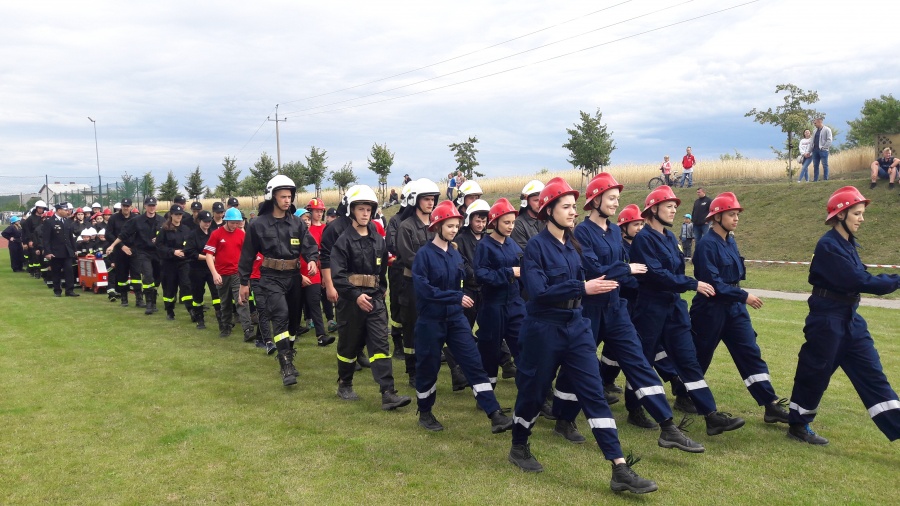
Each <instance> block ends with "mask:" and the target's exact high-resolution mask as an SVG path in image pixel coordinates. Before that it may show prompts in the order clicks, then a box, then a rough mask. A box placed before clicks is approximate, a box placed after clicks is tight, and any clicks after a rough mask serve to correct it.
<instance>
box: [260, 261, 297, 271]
mask: <svg viewBox="0 0 900 506" xmlns="http://www.w3.org/2000/svg"><path fill="white" fill-rule="evenodd" d="M262 267H265V268H267V269H274V270H276V271H294V270H298V269H300V261H299V260H297V259H296V258H294V259H291V260H284V259H281V258H263V261H262Z"/></svg>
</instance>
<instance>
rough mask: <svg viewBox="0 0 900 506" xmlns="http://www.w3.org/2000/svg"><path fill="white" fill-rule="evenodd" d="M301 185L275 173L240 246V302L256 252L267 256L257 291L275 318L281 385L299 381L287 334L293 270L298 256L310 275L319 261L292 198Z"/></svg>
mask: <svg viewBox="0 0 900 506" xmlns="http://www.w3.org/2000/svg"><path fill="white" fill-rule="evenodd" d="M296 191H297V187H296V185H294V182H293V181H292V180H291V178H289V177H287V176H285V175H281V174H279V175H277V176H275V177H273V178H272V179H271V180H269V182H268V183H267V184H266V192H265V201H264V202H263V203H262V205H260V207H259V216H257V217H256V219H254V220H253V222H252V223H250V225H249V227H248V229H247V235H246V238H245V240H244V247H243V249H242V250H241V259H240V262H239V264H238V272H239V274H240V278H241V289H240V300H239V304H246V303H247V301H248V299H249V298H250V286H249V283H250V271H251V270H252V268H253V261H254V259H255V258H256V255H257V253H261V254H262V255H263V257H264V260H263V262H262V267H260V279H259V289H258V290H257V291H256V292H255V293H254V296H255V298H256V300H257V301H258V302H259V304H260V305H261V306H263V307H265V309H266V311H267V313H268V315H269V318H270V319H271V322H272V339H273V340H274V341H275V347H276V348H277V350H278V363H279V365H280V367H281V377H282V383H283V384H284V385H285V386H289V385H295V384H296V383H297V369H296V368H295V367H294V340H293V338H292V336H291V335H290V334H289V333H288V328H287V327H288V306H287V298H286V296H287V292H288V291H289V290H290V289H291V285H292V283H293V282H294V281H293V280H294V278H293V274H294V272H296V271H297V270H298V269H299V268H300V263H299V258H300V255H303V257H304V258H305V259H306V261H307V262H308V263H309V270H308V272H307V273H306V274H309V275H314V274H315V273H316V272H318V266H317V264H316V262H317V260H318V258H319V248H318V246H317V245H316V240H315V239H314V238H313V236H312V235H310V234H309V231H308V230H307V229H306V225H304V224H303V222H301V221H300V218H297V217H296V216H294V210H295V209H294V205H293V201H294V196H295V194H296Z"/></svg>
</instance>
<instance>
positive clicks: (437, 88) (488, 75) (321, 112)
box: [297, 0, 759, 117]
mask: <svg viewBox="0 0 900 506" xmlns="http://www.w3.org/2000/svg"><path fill="white" fill-rule="evenodd" d="M757 2H759V0H751V1H749V2H744V3H742V4H737V5H732V6H730V7H726V8H724V9H719V10H717V11H712V12H708V13H706V14H701V15H699V16H695V17H692V18H688V19H684V20H681V21H676V22H674V23H669V24H667V25H663V26H659V27H656V28H651V29H649V30H645V31H642V32H638V33H634V34H631V35H626V36H624V37H620V38H618V39H613V40H610V41H607V42H604V43H602V44H596V45H593V46H589V47H586V48H582V49H578V50H575V51H571V52H568V53H564V54H560V55H557V56H553V57H550V58H546V59H543V60H538V61H535V62H531V63H526V64H523V65H519V66H517V67H511V68H508V69H505V70H500V71H497V72H493V73H490V74H486V75H483V76H479V77H473V78H471V79H466V80H464V81H459V82H456V83H450V84H446V85H443V86H438V87H435V88H430V89H427V90H422V91H417V92H413V93H408V94H406V95H400V96H397V97H391V98H386V99H383V100H376V101H374V102H366V103H364V104H356V105H351V106H346V107H340V108H337V109H329V110H327V111H319V112H311V113H307V114H300V117H306V116H316V115H319V114H327V113H331V112H339V111H344V110H347V109H354V108H357V107H365V106H368V105H375V104H381V103H384V102H389V101H392V100H397V99H401V98H408V97H412V96H415V95H421V94H423V93H429V92H432V91H437V90H442V89H444V88H450V87H452V86H458V85H460V84H466V83H470V82H473V81H478V80H481V79H486V78H488V77H494V76H497V75H500V74H505V73H508V72H512V71H515V70H521V69H523V68H526V67H530V66H533V65H539V64H542V63H546V62H549V61H552V60H558V59H560V58H565V57H567V56H572V55H574V54H578V53H583V52H585V51H590V50H592V49H596V48H598V47H603V46H608V45H610V44H613V43H616V42H621V41H623V40H628V39H633V38H635V37H639V36H641V35H646V34H648V33H653V32H658V31H660V30H664V29H667V28H672V27H674V26H678V25H683V24H685V23H689V22H691V21H696V20H698V19H702V18H706V17H710V16H714V15H716V14H721V13H723V12H726V11H730V10H733V9H737V8H740V7H745V6H747V5H750V4H754V3H757ZM448 75H449V74H448ZM360 98H363V97H360ZM299 112H300V111H297V114H299Z"/></svg>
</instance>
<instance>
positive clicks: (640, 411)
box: [628, 406, 657, 429]
mask: <svg viewBox="0 0 900 506" xmlns="http://www.w3.org/2000/svg"><path fill="white" fill-rule="evenodd" d="M628 423H630V424H631V425H634V426H635V427H640V428H642V429H655V428H656V427H657V425H656V422H654V421H653V420H651V419H649V418H647V413H646V412H645V411H644V408H642V407H640V406H638V408H637V409H635V410H634V411H629V412H628Z"/></svg>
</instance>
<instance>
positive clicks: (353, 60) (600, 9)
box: [0, 0, 900, 194]
mask: <svg viewBox="0 0 900 506" xmlns="http://www.w3.org/2000/svg"><path fill="white" fill-rule="evenodd" d="M742 4H746V5H743V6H740V5H742ZM898 5H900V4H898V2H887V1H878V2H876V1H866V0H859V1H854V2H837V1H826V0H818V1H785V0H761V1H757V2H747V0H696V1H687V2H686V1H684V0H647V1H640V0H634V1H626V0H601V1H596V0H595V1H590V2H587V1H585V2H548V1H546V0H545V1H531V0H515V1H491V2H485V1H483V0H482V1H468V0H456V1H453V2H440V1H436V2H422V1H416V2H412V1H411V2H362V1H357V2H342V1H330V2H305V1H278V2H276V1H266V0H259V1H257V2H233V1H210V2H185V1H178V2H176V1H164V0H156V1H153V2H140V3H138V2H116V1H110V2H99V1H85V2H71V1H62V2H45V1H30V2H4V4H3V6H2V7H0V41H2V42H0V76H2V78H0V104H2V106H0V194H4V193H15V192H20V191H36V190H37V189H38V188H39V187H40V186H41V184H43V179H44V175H45V174H46V175H49V176H50V180H51V182H53V181H77V182H83V183H92V184H96V181H97V160H96V157H95V149H94V148H95V146H94V130H93V125H92V124H91V122H90V121H89V120H88V116H90V117H92V118H94V119H95V120H96V121H97V123H96V126H97V135H98V140H99V158H100V172H101V174H102V176H103V180H104V183H106V182H112V181H115V180H118V179H119V178H120V176H121V175H122V174H123V173H126V172H127V173H129V174H132V175H141V174H143V173H144V172H147V171H148V170H149V171H152V172H153V174H154V176H155V178H156V180H157V182H162V180H163V179H164V178H165V177H166V173H167V172H168V171H169V170H171V171H173V172H174V173H175V175H176V176H177V177H178V178H179V180H180V181H181V182H184V181H185V179H186V176H187V174H188V173H189V172H190V171H192V170H193V169H194V168H195V167H196V166H198V165H199V166H200V168H201V170H202V172H203V176H204V178H205V182H206V184H208V185H209V186H212V187H214V186H215V185H216V184H218V177H217V176H218V174H219V173H220V172H221V168H222V165H221V164H222V161H223V158H224V157H225V156H235V157H236V158H237V163H238V167H239V168H240V169H241V170H242V173H241V176H242V177H243V176H246V175H247V174H248V170H247V168H248V167H249V166H251V165H252V164H253V163H254V162H255V161H256V160H257V159H258V158H259V156H260V154H261V153H262V152H263V151H266V152H268V153H269V154H270V155H271V156H272V157H273V158H275V157H276V141H275V123H274V122H271V121H266V118H267V117H271V118H272V119H274V117H275V105H276V104H280V106H279V108H278V111H279V117H285V116H286V117H287V122H285V123H281V124H280V130H281V160H282V162H283V163H286V162H288V161H291V160H303V157H304V155H306V154H308V153H309V150H310V146H316V147H318V148H321V149H325V150H326V151H327V152H328V163H329V166H330V168H331V169H338V168H340V167H341V165H343V164H344V163H346V162H353V167H354V170H355V172H356V173H357V175H358V176H359V177H360V179H361V182H364V183H369V184H371V183H374V182H375V176H374V174H373V173H372V172H371V171H369V170H368V169H367V163H366V158H367V156H368V154H369V151H370V149H371V147H372V144H373V143H376V142H377V143H387V145H388V147H389V149H391V150H392V151H393V152H395V154H396V158H395V164H394V169H393V173H392V177H391V184H392V185H397V184H398V183H399V181H400V178H401V177H402V175H403V173H405V172H408V173H410V174H411V175H412V176H413V177H431V178H433V179H438V178H440V177H443V176H444V175H445V174H446V173H447V172H449V171H450V170H451V169H452V168H453V166H454V162H453V158H452V156H451V153H450V152H449V150H448V148H447V145H448V144H449V143H451V142H459V141H462V140H465V139H466V138H467V137H469V136H471V135H477V136H478V138H479V140H480V141H481V142H480V143H479V145H478V148H479V150H480V153H479V155H478V159H479V161H480V162H481V170H482V171H483V172H485V173H486V174H487V175H489V176H502V175H510V174H524V173H535V172H537V171H539V170H541V169H542V168H549V169H551V170H553V169H565V168H569V167H570V166H569V165H568V163H567V162H566V157H567V151H566V150H565V149H564V148H562V147H561V146H562V144H564V143H565V142H566V140H567V134H566V130H565V129H566V128H567V127H570V126H571V125H572V124H573V123H575V122H576V121H577V120H578V112H579V111H580V110H584V111H589V112H593V111H595V110H596V109H598V108H599V109H600V111H602V113H603V120H604V122H605V123H606V124H607V125H608V127H609V129H610V130H611V131H612V132H613V137H614V139H615V141H616V145H617V149H616V150H615V152H614V153H613V156H612V161H613V163H614V164H615V163H627V162H656V161H661V159H662V156H663V155H664V154H669V155H671V156H672V157H673V158H675V159H676V160H678V159H680V156H681V155H682V153H683V151H684V147H685V146H686V145H691V146H693V148H694V152H695V153H696V154H697V155H698V157H699V158H700V160H701V163H702V160H703V159H704V158H706V159H709V158H718V156H719V155H720V154H722V153H725V152H728V151H733V150H734V149H737V150H739V151H740V152H741V153H743V154H744V155H746V156H751V157H766V158H769V157H771V156H772V155H771V151H770V150H769V146H770V145H773V144H777V143H778V142H779V141H781V137H782V136H781V132H780V131H779V130H778V129H777V128H775V127H771V126H760V125H758V124H756V123H753V122H752V121H751V120H750V119H749V118H744V113H746V112H747V111H749V110H750V109H751V108H753V107H759V108H766V107H774V106H777V105H778V104H779V103H780V100H781V99H780V98H779V97H778V96H776V95H775V93H774V91H775V86H776V85H777V84H779V83H788V82H790V83H793V84H796V85H798V86H800V87H801V88H804V89H814V90H817V91H818V92H819V96H820V102H819V103H818V104H816V108H818V109H819V110H820V111H823V112H825V113H826V114H827V116H826V123H828V124H830V125H833V126H836V127H837V128H838V129H839V130H841V131H842V132H846V129H847V125H846V121H847V120H850V119H853V118H855V117H857V116H858V115H859V110H860V108H861V107H862V104H863V101H864V100H865V99H867V98H872V97H877V96H879V95H881V94H887V93H895V92H896V91H897V90H900V67H898V65H897V58H896V55H895V54H893V53H892V51H894V52H895V51H896V48H897V47H898V42H897V37H898V34H900V31H898V30H897V28H896V26H897V25H896V23H897V20H898V19H900V6H898ZM733 6H739V7H735V8H733V9H728V8H729V7H733ZM726 9H728V10H726ZM723 10H724V11H723ZM717 11H723V12H717ZM885 20H891V21H889V25H890V26H892V28H890V29H880V28H878V27H877V25H878V23H881V22H882V21H885ZM473 67H474V68H473ZM373 81H374V82H373ZM348 88H349V89H348ZM895 94H896V93H895ZM311 97H312V98H311ZM838 140H839V141H842V140H843V136H839V138H838Z"/></svg>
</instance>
